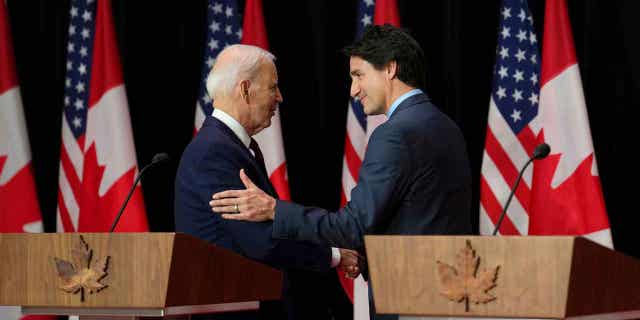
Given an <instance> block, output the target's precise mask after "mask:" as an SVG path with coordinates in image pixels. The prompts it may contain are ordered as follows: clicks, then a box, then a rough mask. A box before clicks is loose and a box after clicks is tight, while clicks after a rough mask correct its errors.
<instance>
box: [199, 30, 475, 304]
mask: <svg viewBox="0 0 640 320" xmlns="http://www.w3.org/2000/svg"><path fill="white" fill-rule="evenodd" d="M345 52H346V53H347V55H349V56H350V74H351V79H352V83H351V96H353V97H354V98H357V99H359V100H360V102H361V103H362V105H363V107H364V112H365V113H366V114H367V115H375V114H386V115H387V117H388V121H386V122H385V123H383V124H382V125H380V126H379V127H378V128H376V129H375V130H374V132H373V134H372V135H371V138H370V140H369V144H368V147H367V150H366V153H365V156H364V160H363V162H362V166H361V167H360V172H359V179H358V184H357V185H356V186H355V187H354V188H353V190H352V191H351V201H349V202H348V203H347V204H346V206H345V207H344V208H342V209H340V210H339V211H338V212H329V211H327V210H324V209H320V208H311V207H304V206H301V205H298V204H295V203H291V202H287V201H280V200H277V199H274V198H272V197H270V196H269V195H267V194H265V193H264V192H262V191H261V190H260V188H259V187H257V186H255V185H254V184H253V182H252V181H251V179H250V178H249V177H247V176H246V175H242V174H241V178H242V179H243V183H244V184H245V187H246V190H229V191H224V192H221V193H217V194H215V195H213V200H212V201H211V203H210V204H211V206H212V208H213V210H214V211H215V212H219V213H223V215H222V216H223V217H224V218H226V219H232V220H247V221H266V220H274V227H273V233H272V236H273V237H274V238H280V239H293V240H307V241H312V242H314V243H318V244H329V245H332V246H339V247H345V248H354V249H357V250H360V251H364V250H363V249H364V239H363V238H364V235H365V234H469V233H471V215H470V214H471V213H470V204H471V203H470V199H471V174H470V167H469V160H468V157H467V151H466V144H465V141H464V138H463V136H462V133H461V132H460V129H459V128H458V127H457V126H456V124H455V123H454V122H453V121H452V120H451V119H449V118H448V117H447V116H446V115H445V114H443V113H442V112H440V111H439V110H438V109H437V108H436V107H435V106H434V105H433V104H432V103H431V102H430V100H429V98H428V97H427V95H426V94H425V93H424V92H423V91H422V90H420V89H419V88H421V87H423V86H424V70H425V69H424V53H423V51H422V49H421V48H420V46H419V45H418V43H417V42H416V41H415V40H414V39H413V38H412V37H411V36H410V35H409V34H407V33H406V32H404V31H403V30H401V29H398V28H395V27H392V26H389V25H385V26H371V27H369V28H367V29H366V30H365V32H364V34H363V37H362V39H360V40H358V41H357V42H356V43H355V44H353V45H352V46H350V47H347V48H346V49H345ZM235 206H237V207H238V208H240V210H231V207H235ZM237 211H240V213H236V212H237ZM372 315H373V314H372Z"/></svg>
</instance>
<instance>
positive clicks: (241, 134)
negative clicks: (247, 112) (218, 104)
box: [211, 109, 251, 149]
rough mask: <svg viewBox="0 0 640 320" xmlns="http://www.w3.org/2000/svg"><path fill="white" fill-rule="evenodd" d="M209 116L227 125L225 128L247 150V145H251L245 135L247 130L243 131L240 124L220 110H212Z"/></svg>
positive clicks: (247, 135) (249, 139)
mask: <svg viewBox="0 0 640 320" xmlns="http://www.w3.org/2000/svg"><path fill="white" fill-rule="evenodd" d="M211 116H212V117H214V118H216V119H218V120H220V121H222V123H224V124H225V125H227V127H229V129H231V131H233V133H235V134H236V136H237V137H238V139H240V141H242V143H243V144H244V146H245V147H247V149H248V148H249V144H251V137H250V136H249V134H248V133H247V130H245V129H244V127H243V126H242V125H241V124H240V122H238V120H236V119H234V118H233V117H232V116H230V115H229V114H228V113H226V112H224V111H222V110H220V109H213V113H212V114H211Z"/></svg>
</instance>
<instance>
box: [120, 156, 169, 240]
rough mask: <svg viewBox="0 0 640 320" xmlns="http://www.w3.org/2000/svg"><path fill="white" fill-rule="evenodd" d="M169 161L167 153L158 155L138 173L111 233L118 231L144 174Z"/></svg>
mask: <svg viewBox="0 0 640 320" xmlns="http://www.w3.org/2000/svg"><path fill="white" fill-rule="evenodd" d="M168 160H169V155H168V154H166V153H164V152H163V153H156V155H155V156H153V159H151V163H149V164H148V165H146V166H145V167H144V168H142V170H140V172H138V176H136V179H135V180H134V181H133V185H132V186H131V189H130V190H129V194H128V195H127V198H126V199H125V200H124V203H123V204H122V207H120V211H119V212H118V215H117V216H116V219H115V220H114V221H113V224H112V225H111V229H109V232H113V230H115V229H116V225H118V221H120V217H121V216H122V213H123V212H124V208H126V207H127V203H129V199H131V196H132V195H133V190H135V189H136V185H137V184H138V181H140V178H142V174H143V173H144V172H145V170H147V169H148V168H151V167H153V166H154V165H156V164H158V163H162V162H165V161H168Z"/></svg>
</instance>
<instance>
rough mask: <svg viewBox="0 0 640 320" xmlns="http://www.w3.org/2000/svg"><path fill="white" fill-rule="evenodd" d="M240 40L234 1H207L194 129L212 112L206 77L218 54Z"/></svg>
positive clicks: (240, 30) (238, 19) (236, 8)
mask: <svg viewBox="0 0 640 320" xmlns="http://www.w3.org/2000/svg"><path fill="white" fill-rule="evenodd" d="M241 39H242V28H240V16H239V12H238V5H237V3H236V1H235V0H209V3H208V5H207V36H206V42H205V47H204V62H203V64H202V70H201V72H200V91H198V101H197V103H196V119H195V129H196V131H198V130H200V127H202V123H203V122H204V119H205V118H206V116H207V115H211V113H212V112H213V106H212V101H211V98H210V97H209V94H208V93H207V87H206V84H207V76H208V75H209V71H210V70H211V68H212V67H213V65H214V64H215V62H216V57H217V56H218V53H220V51H222V49H224V48H225V47H226V46H228V45H232V44H236V43H239V42H240V40H241Z"/></svg>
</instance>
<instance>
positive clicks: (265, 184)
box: [202, 116, 278, 199]
mask: <svg viewBox="0 0 640 320" xmlns="http://www.w3.org/2000/svg"><path fill="white" fill-rule="evenodd" d="M208 126H212V127H215V128H217V129H218V131H221V132H222V134H224V135H225V136H226V137H228V138H229V139H230V141H231V143H233V144H236V145H237V146H238V147H239V148H240V149H241V150H242V152H243V155H244V156H245V158H246V159H247V162H249V164H250V165H251V168H244V169H245V170H252V171H253V172H255V173H256V175H253V177H251V180H252V181H253V182H254V183H255V184H256V185H257V186H258V187H260V189H262V191H264V192H266V193H268V194H269V195H271V196H272V197H274V198H276V199H278V193H277V192H276V189H275V188H274V187H273V185H272V184H271V181H270V180H269V177H268V176H267V175H266V173H263V171H262V170H261V169H260V164H258V162H257V161H256V158H255V157H254V156H253V155H252V154H251V152H250V151H249V149H248V148H247V147H246V146H245V145H244V143H242V140H240V138H238V136H236V134H235V133H234V132H233V130H231V128H229V127H227V125H226V124H224V123H223V122H222V121H220V120H218V119H216V118H214V117H211V116H208V117H207V118H206V119H205V121H204V123H203V124H202V128H205V127H208ZM247 175H250V173H249V172H247ZM256 178H257V179H258V180H257V181H256Z"/></svg>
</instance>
